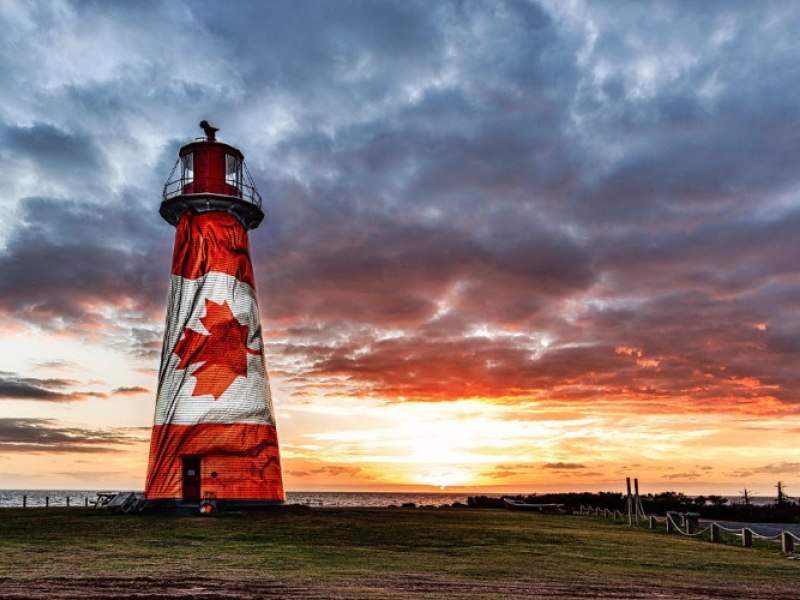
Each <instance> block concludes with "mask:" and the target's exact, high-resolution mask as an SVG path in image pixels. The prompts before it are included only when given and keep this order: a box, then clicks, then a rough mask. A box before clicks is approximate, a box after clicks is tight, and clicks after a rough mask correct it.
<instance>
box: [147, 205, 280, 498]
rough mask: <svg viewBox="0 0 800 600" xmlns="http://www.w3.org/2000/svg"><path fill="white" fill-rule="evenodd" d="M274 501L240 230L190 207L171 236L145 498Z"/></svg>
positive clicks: (261, 369)
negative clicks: (171, 248) (165, 303)
mask: <svg viewBox="0 0 800 600" xmlns="http://www.w3.org/2000/svg"><path fill="white" fill-rule="evenodd" d="M204 498H211V499H217V500H233V501H236V500H241V501H267V502H272V501H274V502H280V501H283V500H284V491H283V482H282V478H281V468H280V458H279V452H278V438H277V433H276V430H275V418H274V414H273V409H272V400H271V397H270V390H269V380H268V378H267V370H266V367H265V361H264V351H263V342H262V338H261V325H260V322H259V317H258V306H257V301H256V292H255V282H254V278H253V269H252V264H251V262H250V252H249V248H248V238H247V228H246V227H245V226H244V225H243V224H242V223H241V221H240V220H239V219H238V218H237V217H236V216H234V215H232V214H230V213H228V212H224V211H220V210H212V211H208V212H196V211H195V210H194V209H192V208H190V209H188V210H186V211H185V212H184V213H183V214H182V215H181V217H180V220H179V222H178V224H177V229H176V235H175V251H174V254H173V260H172V275H171V282H170V295H169V303H168V308H167V324H166V332H165V334H164V346H163V349H162V355H161V368H160V371H159V386H158V396H157V399H156V409H155V419H154V425H153V434H152V439H151V444H150V457H149V462H148V471H147V480H146V484H145V499H148V500H155V499H179V500H183V501H186V502H194V501H199V500H201V499H204Z"/></svg>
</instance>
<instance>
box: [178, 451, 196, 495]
mask: <svg viewBox="0 0 800 600" xmlns="http://www.w3.org/2000/svg"><path fill="white" fill-rule="evenodd" d="M182 472H183V501H184V502H200V457H199V456H184V457H183V471H182Z"/></svg>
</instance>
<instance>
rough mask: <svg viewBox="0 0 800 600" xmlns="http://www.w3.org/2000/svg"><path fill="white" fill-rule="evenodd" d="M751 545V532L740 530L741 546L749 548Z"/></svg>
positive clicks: (745, 529) (746, 529)
mask: <svg viewBox="0 0 800 600" xmlns="http://www.w3.org/2000/svg"><path fill="white" fill-rule="evenodd" d="M752 545H753V532H752V531H751V530H750V529H748V528H747V527H745V528H744V529H742V546H744V547H745V548H750V547H752Z"/></svg>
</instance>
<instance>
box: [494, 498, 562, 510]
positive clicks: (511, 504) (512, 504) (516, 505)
mask: <svg viewBox="0 0 800 600" xmlns="http://www.w3.org/2000/svg"><path fill="white" fill-rule="evenodd" d="M503 505H504V506H505V507H506V508H507V509H508V510H536V511H539V512H543V513H552V512H560V511H562V510H564V505H563V504H554V503H549V504H528V503H526V502H521V501H519V500H514V499H513V498H503Z"/></svg>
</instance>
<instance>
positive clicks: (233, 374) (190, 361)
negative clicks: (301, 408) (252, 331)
mask: <svg viewBox="0 0 800 600" xmlns="http://www.w3.org/2000/svg"><path fill="white" fill-rule="evenodd" d="M200 322H201V323H202V324H203V327H205V328H206V329H207V330H208V332H209V335H205V334H202V333H198V332H197V331H195V330H194V329H190V328H188V327H187V328H186V329H184V330H183V335H182V336H181V339H180V340H179V341H178V343H177V344H176V345H175V350H174V352H175V354H177V355H178V356H179V357H180V359H181V362H180V363H178V366H177V368H178V369H185V368H186V367H188V366H189V365H199V366H198V367H197V368H196V369H195V370H194V371H193V372H192V375H193V376H194V377H195V378H196V379H197V385H195V386H194V391H193V392H192V396H205V395H206V394H211V395H212V396H213V397H214V400H217V399H218V398H219V397H220V396H221V395H222V394H224V393H225V390H227V389H228V388H229V387H230V385H231V384H232V383H233V380H234V379H236V378H237V377H239V376H240V375H241V376H242V377H247V355H248V354H261V351H260V350H252V349H250V348H248V347H247V333H248V327H247V325H242V324H241V323H239V321H237V320H236V317H234V316H233V313H232V312H231V309H230V307H229V306H228V303H227V302H224V301H223V302H222V304H217V303H215V302H212V301H211V300H206V316H205V317H202V318H201V319H200Z"/></svg>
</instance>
